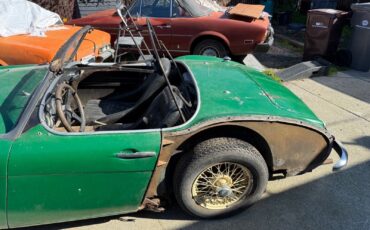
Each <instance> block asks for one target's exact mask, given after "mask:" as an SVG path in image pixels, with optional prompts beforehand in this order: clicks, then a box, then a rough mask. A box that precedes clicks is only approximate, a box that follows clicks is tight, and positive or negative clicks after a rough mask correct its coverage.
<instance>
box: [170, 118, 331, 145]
mask: <svg viewBox="0 0 370 230" xmlns="http://www.w3.org/2000/svg"><path fill="white" fill-rule="evenodd" d="M259 121H261V122H278V123H283V124H288V125H296V126H301V127H304V128H308V129H311V130H313V131H316V132H318V133H320V134H322V135H323V136H325V137H326V138H327V139H328V140H332V139H333V138H334V136H333V135H331V134H330V133H329V131H328V130H327V129H326V128H319V127H317V126H314V125H311V124H309V123H307V122H304V121H300V120H296V119H291V118H285V117H279V116H267V115H250V116H227V117H220V118H214V119H209V120H206V121H201V122H199V123H197V124H195V125H193V126H192V127H190V128H187V129H184V130H179V131H176V130H175V131H172V130H171V129H164V130H163V131H164V134H166V136H180V135H185V134H188V133H192V132H196V131H197V130H199V129H203V128H204V127H209V126H219V125H222V124H225V123H229V122H232V123H233V124H234V123H235V124H237V123H238V122H259Z"/></svg>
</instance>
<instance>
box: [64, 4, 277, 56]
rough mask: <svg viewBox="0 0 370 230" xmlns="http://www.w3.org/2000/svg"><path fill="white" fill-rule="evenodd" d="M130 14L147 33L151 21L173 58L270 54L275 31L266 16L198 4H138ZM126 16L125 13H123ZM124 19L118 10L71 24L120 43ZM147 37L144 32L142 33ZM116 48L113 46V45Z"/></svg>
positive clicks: (77, 20)
mask: <svg viewBox="0 0 370 230" xmlns="http://www.w3.org/2000/svg"><path fill="white" fill-rule="evenodd" d="M130 13H131V15H132V16H133V17H134V20H135V22H136V24H137V25H139V27H142V29H143V30H144V31H145V28H144V27H145V25H146V18H150V21H151V23H152V24H153V25H154V27H155V29H156V32H157V34H158V36H159V39H160V40H162V41H163V42H164V43H165V45H166V47H167V48H168V49H169V51H170V52H171V54H172V55H174V56H179V55H185V54H199V55H208V56H218V57H224V56H227V55H230V56H232V57H239V56H245V55H247V54H248V53H251V52H253V51H255V50H259V51H267V50H268V48H269V47H270V45H271V44H272V42H273V29H272V27H271V24H270V20H269V18H268V15H267V14H262V16H261V17H259V18H251V17H246V16H236V15H232V14H230V13H229V12H228V10H226V12H216V11H214V10H212V9H210V8H208V7H206V6H203V5H200V3H199V1H197V0H136V1H135V2H133V4H132V5H131V7H130ZM123 14H125V12H123ZM121 22H122V21H121V19H120V17H119V16H118V14H117V12H116V10H115V9H112V10H106V11H101V12H97V13H94V14H91V15H88V16H86V17H84V18H80V19H75V20H72V21H70V22H69V24H75V25H80V26H82V25H92V26H94V27H96V28H98V29H101V30H105V31H107V32H109V33H110V34H111V35H112V43H114V42H115V41H116V39H117V32H118V27H119V24H120V23H121ZM143 34H144V36H145V32H143ZM112 45H113V44H112Z"/></svg>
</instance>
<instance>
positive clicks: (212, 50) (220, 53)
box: [193, 39, 228, 58]
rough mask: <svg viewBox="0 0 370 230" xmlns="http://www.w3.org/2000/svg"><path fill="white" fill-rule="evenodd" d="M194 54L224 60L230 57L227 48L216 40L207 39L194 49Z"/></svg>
mask: <svg viewBox="0 0 370 230" xmlns="http://www.w3.org/2000/svg"><path fill="white" fill-rule="evenodd" d="M193 53H194V54H196V55H204V56H214V57H220V58H223V57H225V56H227V55H228V52H227V49H226V48H225V46H224V45H223V44H222V43H221V42H219V41H217V40H214V39H205V40H203V41H201V42H199V43H198V44H197V45H196V46H195V48H194V52H193Z"/></svg>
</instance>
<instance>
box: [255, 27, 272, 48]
mask: <svg viewBox="0 0 370 230" xmlns="http://www.w3.org/2000/svg"><path fill="white" fill-rule="evenodd" d="M274 33H275V32H274V28H272V26H270V27H269V32H268V35H267V38H266V40H265V41H264V42H263V43H260V44H258V45H257V46H256V48H255V50H254V51H255V52H259V53H266V52H267V51H269V49H270V47H271V46H272V45H273V44H274Z"/></svg>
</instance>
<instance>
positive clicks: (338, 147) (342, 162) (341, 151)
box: [333, 140, 348, 171]
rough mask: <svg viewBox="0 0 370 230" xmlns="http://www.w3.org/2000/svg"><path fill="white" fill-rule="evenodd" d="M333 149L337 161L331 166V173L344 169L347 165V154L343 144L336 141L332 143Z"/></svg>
mask: <svg viewBox="0 0 370 230" xmlns="http://www.w3.org/2000/svg"><path fill="white" fill-rule="evenodd" d="M333 148H334V150H335V151H336V152H337V153H338V155H339V158H340V159H339V161H338V162H337V163H335V165H334V166H333V171H338V170H340V169H342V168H343V167H345V166H346V165H347V163H348V152H347V150H346V149H345V148H344V146H343V144H342V143H340V142H339V141H337V140H334V142H333Z"/></svg>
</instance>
